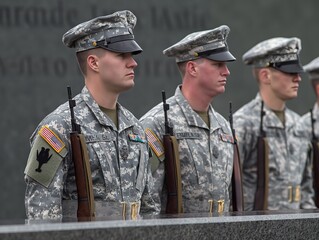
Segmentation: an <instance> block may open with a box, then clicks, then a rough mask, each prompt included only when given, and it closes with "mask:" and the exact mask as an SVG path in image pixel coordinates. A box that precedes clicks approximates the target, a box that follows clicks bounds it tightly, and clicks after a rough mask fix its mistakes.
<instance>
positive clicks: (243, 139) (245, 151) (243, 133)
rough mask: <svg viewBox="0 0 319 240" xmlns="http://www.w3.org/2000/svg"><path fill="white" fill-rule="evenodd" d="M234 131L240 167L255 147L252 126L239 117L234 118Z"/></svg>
mask: <svg viewBox="0 0 319 240" xmlns="http://www.w3.org/2000/svg"><path fill="white" fill-rule="evenodd" d="M234 129H235V132H236V139H237V142H238V150H239V157H240V161H241V166H242V167H243V164H244V162H245V160H246V159H248V158H249V157H250V155H251V152H252V151H253V147H254V146H255V144H256V143H254V142H255V140H254V139H255V136H254V132H253V126H252V125H251V123H250V122H249V121H247V120H245V119H244V118H241V117H240V116H238V117H235V116H234Z"/></svg>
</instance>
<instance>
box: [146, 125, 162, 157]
mask: <svg viewBox="0 0 319 240" xmlns="http://www.w3.org/2000/svg"><path fill="white" fill-rule="evenodd" d="M145 134H146V136H147V140H148V144H149V145H150V147H151V148H152V150H153V152H154V153H155V154H156V156H157V157H158V158H159V157H161V156H162V155H163V154H164V147H163V144H162V142H161V141H160V140H159V139H158V137H157V136H156V134H155V133H154V132H153V131H152V130H151V129H149V128H146V129H145Z"/></svg>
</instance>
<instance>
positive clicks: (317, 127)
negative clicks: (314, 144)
mask: <svg viewBox="0 0 319 240" xmlns="http://www.w3.org/2000/svg"><path fill="white" fill-rule="evenodd" d="M304 70H305V71H306V72H307V74H308V77H309V79H310V80H311V81H315V84H316V85H317V84H318V83H317V82H318V80H319V57H317V58H315V59H313V60H312V61H311V62H310V63H308V64H306V65H305V66H304ZM317 97H318V96H317ZM312 113H313V120H314V133H315V136H317V137H319V107H318V104H317V103H315V104H314V107H313V109H312ZM311 122H312V121H311V116H310V112H308V113H306V114H305V115H303V116H302V117H301V118H300V121H299V124H298V126H299V127H300V129H299V130H300V132H301V133H304V135H305V137H306V138H307V139H309V140H311V139H312V126H311Z"/></svg>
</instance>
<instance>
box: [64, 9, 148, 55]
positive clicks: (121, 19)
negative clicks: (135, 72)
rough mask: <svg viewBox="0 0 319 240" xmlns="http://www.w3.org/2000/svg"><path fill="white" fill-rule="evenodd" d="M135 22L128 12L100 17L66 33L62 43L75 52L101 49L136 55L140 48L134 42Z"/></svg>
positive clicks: (133, 16)
mask: <svg viewBox="0 0 319 240" xmlns="http://www.w3.org/2000/svg"><path fill="white" fill-rule="evenodd" d="M136 21H137V19H136V17H135V15H134V14H133V13H132V12H130V11H128V10H124V11H118V12H115V13H113V14H110V15H106V16H100V17H97V18H94V19H92V20H89V21H87V22H84V23H81V24H79V25H77V26H75V27H73V28H72V29H70V30H69V31H67V32H66V33H65V34H64V35H63V37H62V42H63V43H64V44H65V45H66V46H67V47H70V48H75V50H76V52H81V51H85V50H89V49H93V48H98V47H101V48H104V49H107V50H110V51H112V52H119V53H133V54H138V53H141V52H142V48H141V47H140V46H139V45H138V44H137V43H136V42H135V40H134V35H133V28H134V27H135V24H136Z"/></svg>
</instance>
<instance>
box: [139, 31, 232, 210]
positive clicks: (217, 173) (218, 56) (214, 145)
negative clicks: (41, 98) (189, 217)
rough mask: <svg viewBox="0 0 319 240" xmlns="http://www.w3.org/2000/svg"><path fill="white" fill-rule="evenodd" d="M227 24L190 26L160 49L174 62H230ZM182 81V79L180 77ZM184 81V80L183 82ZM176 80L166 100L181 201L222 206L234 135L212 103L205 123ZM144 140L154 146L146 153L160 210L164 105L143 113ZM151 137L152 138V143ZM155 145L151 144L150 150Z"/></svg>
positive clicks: (194, 206) (190, 206)
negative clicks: (191, 28) (150, 154)
mask: <svg viewBox="0 0 319 240" xmlns="http://www.w3.org/2000/svg"><path fill="white" fill-rule="evenodd" d="M229 31H230V29H229V27H228V26H226V25H222V26H220V27H217V28H215V29H210V30H205V31H199V32H194V33H191V34H189V35H187V36H186V37H184V38H183V39H182V40H180V41H179V42H177V43H175V44H174V45H172V46H170V47H169V48H167V49H165V50H164V51H163V54H164V55H166V56H168V57H174V58H175V60H176V62H187V61H191V60H196V59H199V58H205V59H208V60H212V61H217V62H230V61H234V60H236V58H235V57H234V56H233V55H232V54H231V53H230V52H229V50H228V45H227V42H226V39H227V37H228V34H229ZM183 84H184V82H183ZM182 86H183V85H182ZM182 86H178V87H177V89H176V92H175V95H174V96H173V97H171V98H169V99H168V100H167V103H168V104H169V105H170V110H169V111H168V118H169V122H170V126H171V127H173V131H174V134H175V136H176V138H177V141H178V144H179V158H180V172H181V182H182V204H183V211H184V212H209V211H213V212H217V211H218V212H221V211H228V210H229V187H230V183H231V176H232V170H233V138H232V133H231V130H230V127H229V124H228V123H227V121H226V120H225V119H224V118H223V117H222V116H221V115H220V114H218V113H217V112H215V111H214V109H213V108H212V106H211V105H209V108H208V112H207V114H208V118H209V120H208V121H209V122H210V124H209V125H210V127H208V126H207V124H206V123H205V122H204V121H203V119H202V118H201V117H200V115H199V114H197V113H196V112H195V111H194V110H193V109H192V108H191V106H190V104H189V102H188V101H187V100H186V99H185V98H184V96H183V94H182V91H181V88H182ZM141 122H142V124H143V126H144V127H145V128H146V132H147V136H148V137H149V136H150V135H151V138H150V137H149V138H148V141H149V144H150V146H151V148H152V149H153V152H154V157H153V158H151V161H152V168H153V169H154V171H153V176H154V178H155V179H156V183H155V188H156V192H157V197H158V198H160V199H161V211H162V212H165V210H166V201H167V200H166V196H167V193H166V186H165V185H164V177H165V170H164V164H165V160H164V149H163V145H162V136H163V134H164V133H165V131H164V111H163V107H162V104H159V105H157V106H155V107H154V108H153V109H151V110H150V111H149V112H148V113H146V114H145V115H144V116H143V117H142V118H141ZM150 139H157V140H156V142H155V143H154V142H153V141H150ZM154 149H155V150H154Z"/></svg>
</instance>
